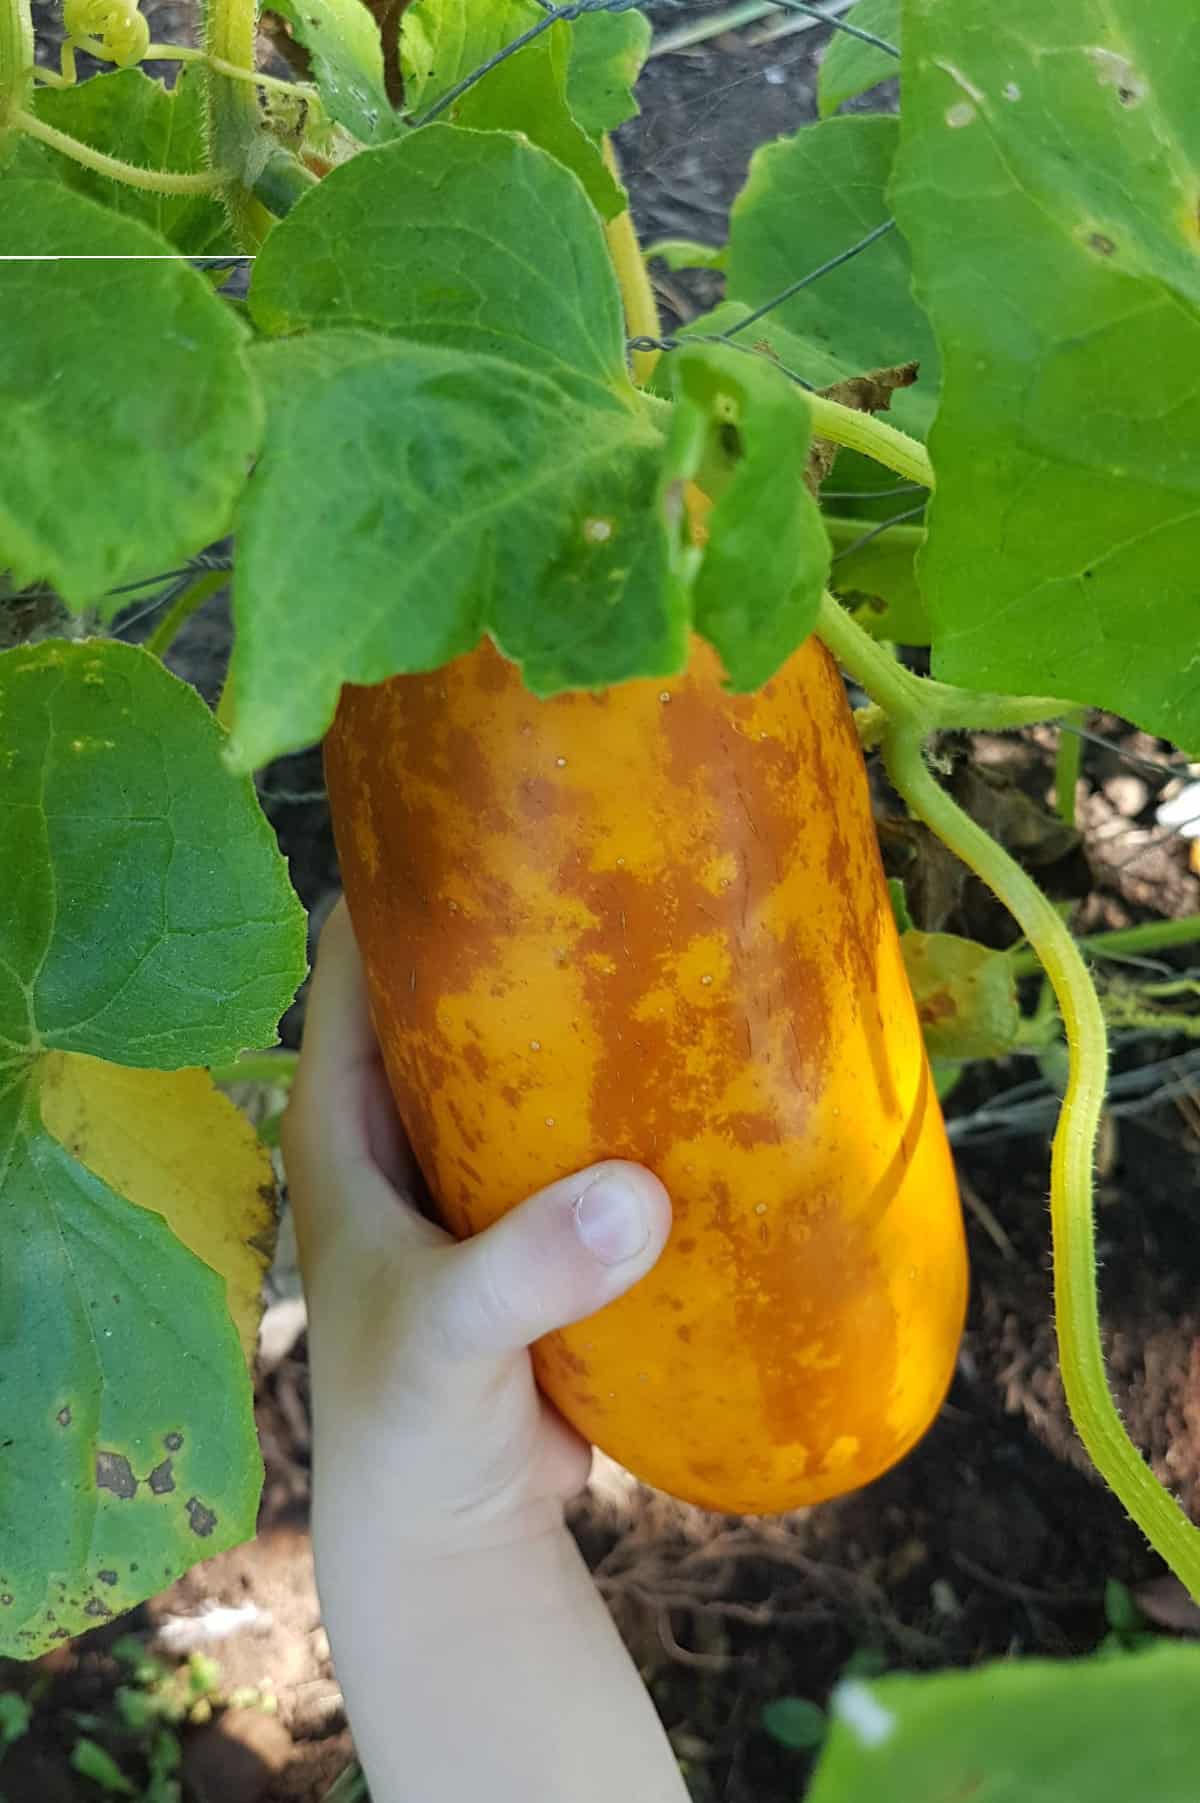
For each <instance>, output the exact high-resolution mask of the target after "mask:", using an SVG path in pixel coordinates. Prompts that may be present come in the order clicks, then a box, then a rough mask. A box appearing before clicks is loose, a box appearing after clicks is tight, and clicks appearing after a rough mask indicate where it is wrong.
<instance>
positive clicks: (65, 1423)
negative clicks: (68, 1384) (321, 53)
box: [54, 1403, 71, 1427]
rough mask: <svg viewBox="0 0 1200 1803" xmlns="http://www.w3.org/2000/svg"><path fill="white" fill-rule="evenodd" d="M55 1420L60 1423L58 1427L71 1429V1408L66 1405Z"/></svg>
mask: <svg viewBox="0 0 1200 1803" xmlns="http://www.w3.org/2000/svg"><path fill="white" fill-rule="evenodd" d="M54 1419H55V1420H56V1421H57V1422H58V1425H59V1426H60V1427H70V1425H71V1410H70V1406H69V1405H68V1404H66V1403H64V1404H63V1406H62V1408H61V1409H59V1411H58V1414H57V1415H56V1416H55V1417H54Z"/></svg>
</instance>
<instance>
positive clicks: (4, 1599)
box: [0, 1590, 13, 1609]
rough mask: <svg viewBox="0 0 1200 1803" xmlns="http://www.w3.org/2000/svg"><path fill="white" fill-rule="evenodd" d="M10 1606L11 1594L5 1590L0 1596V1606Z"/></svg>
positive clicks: (11, 1603) (11, 1602) (5, 1607)
mask: <svg viewBox="0 0 1200 1803" xmlns="http://www.w3.org/2000/svg"><path fill="white" fill-rule="evenodd" d="M12 1606H13V1599H12V1594H11V1592H10V1591H7V1590H6V1591H5V1592H4V1595H3V1596H0V1608H4V1609H11V1608H12Z"/></svg>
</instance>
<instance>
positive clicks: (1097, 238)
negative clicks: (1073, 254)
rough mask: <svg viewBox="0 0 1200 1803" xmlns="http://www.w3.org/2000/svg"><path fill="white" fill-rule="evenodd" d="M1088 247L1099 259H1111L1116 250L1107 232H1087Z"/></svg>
mask: <svg viewBox="0 0 1200 1803" xmlns="http://www.w3.org/2000/svg"><path fill="white" fill-rule="evenodd" d="M1088 245H1089V246H1090V248H1091V249H1092V250H1094V251H1095V252H1096V255H1097V256H1100V257H1111V256H1112V254H1113V252H1114V251H1115V250H1116V248H1117V247H1116V244H1115V243H1114V242H1113V240H1112V239H1111V238H1110V237H1109V235H1108V233H1107V232H1089V233H1088Z"/></svg>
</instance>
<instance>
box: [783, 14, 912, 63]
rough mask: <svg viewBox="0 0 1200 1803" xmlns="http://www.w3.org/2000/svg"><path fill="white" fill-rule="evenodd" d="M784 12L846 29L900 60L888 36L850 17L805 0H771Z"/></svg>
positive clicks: (820, 23)
mask: <svg viewBox="0 0 1200 1803" xmlns="http://www.w3.org/2000/svg"><path fill="white" fill-rule="evenodd" d="M771 4H772V6H777V7H779V9H780V10H781V11H782V12H788V13H803V14H804V15H805V16H806V18H809V19H811V20H812V21H813V23H814V24H815V25H831V26H832V27H833V29H834V30H835V31H844V32H845V34H846V36H847V37H850V38H857V39H858V40H859V42H860V43H863V44H871V45H873V46H874V48H875V49H876V50H882V51H883V53H884V55H885V56H892V57H895V58H896V59H897V61H899V58H900V52H899V50H898V49H897V47H896V45H895V44H889V43H888V41H887V39H886V38H881V37H877V36H876V34H875V33H874V32H873V31H864V30H863V28H862V26H861V25H852V24H851V23H850V21H849V19H842V18H839V17H837V16H836V15H835V14H832V13H826V12H822V11H821V8H820V7H819V6H808V5H806V4H805V0H771Z"/></svg>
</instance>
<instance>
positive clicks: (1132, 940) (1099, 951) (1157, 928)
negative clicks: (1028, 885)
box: [1012, 914, 1200, 977]
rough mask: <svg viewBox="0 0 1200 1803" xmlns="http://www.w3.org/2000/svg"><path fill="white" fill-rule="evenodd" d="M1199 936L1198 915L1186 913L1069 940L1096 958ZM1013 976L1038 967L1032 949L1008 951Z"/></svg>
mask: <svg viewBox="0 0 1200 1803" xmlns="http://www.w3.org/2000/svg"><path fill="white" fill-rule="evenodd" d="M1198 939H1200V914H1189V915H1188V916H1187V918H1186V919H1184V920H1148V921H1146V922H1145V923H1144V924H1143V925H1142V926H1138V927H1119V928H1117V929H1116V931H1115V932H1111V933H1092V934H1090V935H1089V937H1088V938H1086V939H1076V940H1075V941H1074V942H1073V943H1074V944H1075V945H1076V946H1077V947H1078V949H1079V951H1080V952H1085V953H1087V954H1088V955H1090V956H1092V957H1096V958H1108V957H1113V958H1120V957H1137V956H1139V955H1140V954H1141V953H1143V952H1158V951H1163V950H1164V949H1165V948H1166V947H1167V946H1172V945H1194V944H1195V943H1196V941H1197V940H1198ZM1012 968H1013V975H1014V976H1015V977H1029V976H1033V974H1034V973H1035V972H1036V971H1038V970H1040V969H1041V959H1040V958H1039V957H1038V955H1037V953H1036V952H1035V951H1033V950H1023V951H1015V952H1013V953H1012Z"/></svg>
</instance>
